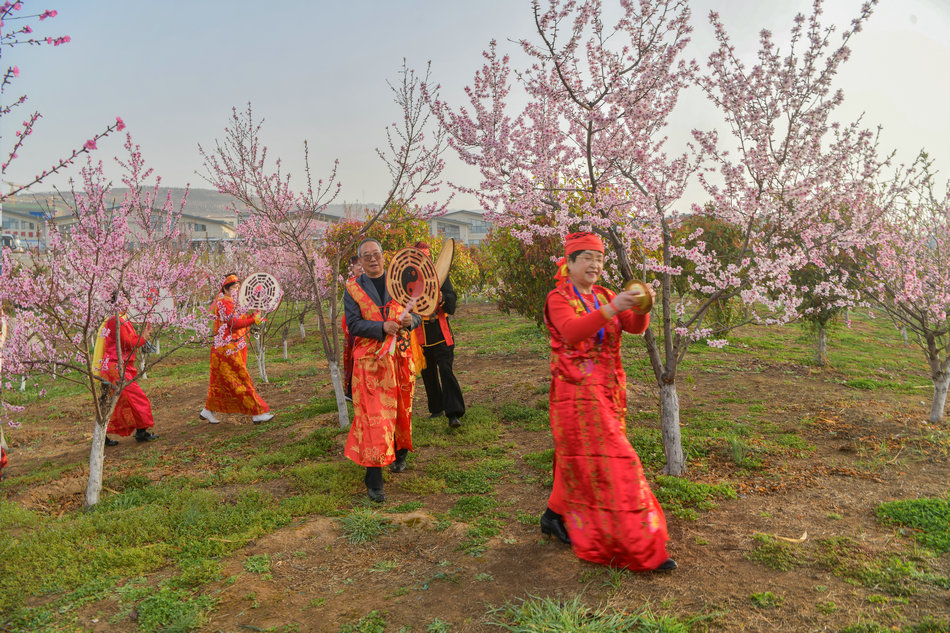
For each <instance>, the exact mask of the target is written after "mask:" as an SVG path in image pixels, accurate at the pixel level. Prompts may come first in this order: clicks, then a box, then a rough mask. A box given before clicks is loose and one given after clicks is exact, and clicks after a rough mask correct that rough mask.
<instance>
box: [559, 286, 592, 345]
mask: <svg viewBox="0 0 950 633" xmlns="http://www.w3.org/2000/svg"><path fill="white" fill-rule="evenodd" d="M545 310H546V311H547V313H548V319H549V320H550V322H551V324H552V325H553V326H554V329H556V330H557V331H558V333H559V334H560V335H561V336H563V337H564V339H565V340H566V341H567V343H568V344H569V345H574V344H575V343H580V342H581V341H583V340H584V339H586V338H590V337H591V336H593V335H594V334H596V333H597V330H599V329H600V328H602V327H604V325H605V324H606V323H607V317H605V316H604V313H603V312H601V311H600V310H594V311H593V312H589V313H587V314H582V315H578V314H577V313H576V312H575V310H574V307H573V306H572V305H571V304H570V303H568V301H567V299H565V298H564V295H562V294H561V293H559V292H552V293H551V294H549V295H548V304H547V307H546V308H545Z"/></svg>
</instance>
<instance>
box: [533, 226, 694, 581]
mask: <svg viewBox="0 0 950 633" xmlns="http://www.w3.org/2000/svg"><path fill="white" fill-rule="evenodd" d="M565 254H566V261H565V262H564V266H565V268H564V269H563V270H565V271H566V275H565V276H564V278H563V279H561V280H560V281H559V283H558V284H557V286H556V287H555V289H554V290H552V291H551V292H550V293H549V294H548V297H547V301H546V303H545V307H544V320H545V325H547V328H548V331H549V332H550V334H551V395H550V412H551V431H552V433H553V435H554V489H553V491H552V492H551V496H550V498H549V500H548V509H547V511H546V512H545V513H544V515H543V516H542V517H541V531H542V532H544V533H546V534H553V535H555V536H557V537H558V538H559V539H560V540H562V541H564V542H565V543H570V544H571V545H572V546H573V548H574V553H575V554H577V556H579V557H580V558H583V559H585V560H589V561H592V562H595V563H602V564H605V565H611V566H614V567H622V568H626V569H630V570H633V571H647V570H654V569H674V568H675V567H676V563H675V562H674V561H673V560H672V559H671V558H669V556H668V555H667V551H666V541H667V540H668V537H667V531H666V518H665V517H664V515H663V509H662V508H661V507H660V504H659V503H658V502H657V500H656V497H654V496H653V493H652V492H651V491H650V486H649V483H648V482H647V480H646V477H645V476H644V474H643V467H642V466H641V464H640V458H639V457H638V456H637V453H636V451H634V450H633V447H632V446H631V445H630V442H629V440H628V439H627V435H626V421H625V419H626V411H627V401H626V376H625V374H624V371H623V363H622V362H621V358H620V343H621V335H622V333H623V332H629V333H631V334H641V333H643V332H644V331H645V330H646V328H647V326H648V325H649V322H650V320H649V313H646V314H637V313H635V312H634V311H633V310H632V308H635V307H637V306H639V305H641V300H642V299H643V297H644V295H645V293H643V292H642V291H638V290H628V291H624V292H621V293H619V294H617V295H615V294H614V293H613V292H612V291H610V290H608V289H607V288H604V287H603V286H598V285H595V282H596V281H598V280H599V279H600V276H601V274H602V273H603V265H604V247H603V243H602V242H601V239H600V238H599V237H598V236H597V235H594V234H592V233H572V234H571V235H568V236H567V240H566V244H565ZM650 304H651V305H652V301H651V302H650Z"/></svg>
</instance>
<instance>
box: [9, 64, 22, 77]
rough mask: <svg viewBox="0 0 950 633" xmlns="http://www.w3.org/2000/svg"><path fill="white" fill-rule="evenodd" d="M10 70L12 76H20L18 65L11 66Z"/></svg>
mask: <svg viewBox="0 0 950 633" xmlns="http://www.w3.org/2000/svg"><path fill="white" fill-rule="evenodd" d="M10 70H12V71H13V76H14V77H19V76H20V67H19V66H14V67H13V68H11V69H10Z"/></svg>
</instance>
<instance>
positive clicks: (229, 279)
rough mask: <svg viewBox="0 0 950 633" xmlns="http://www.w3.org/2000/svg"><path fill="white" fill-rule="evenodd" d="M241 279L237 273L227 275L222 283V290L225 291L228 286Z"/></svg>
mask: <svg viewBox="0 0 950 633" xmlns="http://www.w3.org/2000/svg"><path fill="white" fill-rule="evenodd" d="M240 281H241V280H240V279H238V278H237V275H228V276H227V277H225V278H224V282H223V283H222V284H221V290H222V291H223V290H224V289H225V288H227V287H228V286H230V285H231V284H236V283H238V282H240Z"/></svg>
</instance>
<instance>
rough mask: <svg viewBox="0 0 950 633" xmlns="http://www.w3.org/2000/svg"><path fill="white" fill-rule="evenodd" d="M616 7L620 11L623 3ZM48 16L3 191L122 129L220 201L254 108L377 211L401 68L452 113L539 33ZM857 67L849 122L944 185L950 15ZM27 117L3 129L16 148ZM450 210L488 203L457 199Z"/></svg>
mask: <svg viewBox="0 0 950 633" xmlns="http://www.w3.org/2000/svg"><path fill="white" fill-rule="evenodd" d="M604 5H605V7H608V11H615V10H616V8H615V7H614V3H613V2H611V0H604ZM810 6H811V3H810V1H808V0H695V1H694V2H693V3H692V7H693V23H694V27H695V31H694V33H693V38H692V39H693V41H692V43H691V44H690V46H689V47H688V49H687V54H688V55H689V56H690V57H693V58H695V59H697V60H698V61H699V62H700V63H701V64H703V65H704V64H705V60H706V58H707V56H708V54H709V53H710V52H711V50H712V47H713V39H712V28H711V27H710V26H709V23H708V20H707V18H706V16H707V14H708V12H709V11H710V10H716V11H718V12H719V13H720V15H721V17H722V20H723V22H724V23H725V25H726V28H727V29H728V31H729V33H730V34H731V36H732V38H733V41H734V43H735V44H736V46H737V49H738V52H739V54H740V55H745V56H749V55H751V54H754V52H755V50H756V46H757V40H758V33H759V30H760V29H761V28H768V29H771V30H772V31H773V32H774V33H775V35H776V38H777V39H778V41H783V40H784V39H785V37H786V34H787V31H788V29H789V27H790V25H791V19H792V17H793V15H794V14H795V13H796V12H805V13H806V14H807V13H808V11H809V9H810ZM859 6H860V0H827V2H826V3H825V18H826V22H832V21H833V22H835V23H836V24H838V25H839V30H840V28H841V27H844V26H845V25H847V24H848V23H849V22H850V19H851V18H852V17H853V16H854V15H856V14H857V11H858V8H859ZM47 8H50V9H53V8H55V9H57V10H58V11H59V15H58V16H57V17H56V18H55V19H52V20H47V21H45V22H43V23H41V24H40V26H41V27H42V28H38V29H37V33H38V34H40V35H42V36H46V35H66V34H68V35H69V36H70V37H71V39H72V41H71V42H70V43H69V44H66V45H64V46H60V47H56V48H54V47H51V46H44V47H17V48H14V49H5V50H4V51H3V52H2V55H3V59H2V66H3V67H4V68H6V67H7V66H13V65H16V66H18V67H19V69H20V77H19V78H18V79H17V80H16V81H15V82H14V84H13V85H12V86H11V87H9V88H8V90H7V94H6V95H5V97H4V100H5V102H9V101H10V100H12V99H13V98H14V97H16V96H19V95H20V94H24V93H25V94H27V95H29V102H28V104H27V107H29V108H31V109H36V110H39V111H40V112H41V113H42V115H43V118H42V119H41V121H40V123H39V125H38V126H37V128H36V131H35V133H34V134H33V135H32V136H31V138H30V142H29V143H28V144H27V145H26V147H25V148H24V149H23V150H22V151H21V152H20V154H19V158H18V159H17V160H16V161H15V162H14V164H13V165H11V167H10V168H9V170H8V172H7V173H6V174H4V176H3V179H4V181H11V182H23V181H24V180H26V179H28V178H29V177H30V176H32V175H33V174H35V173H38V172H39V171H42V170H43V169H45V168H46V167H47V166H48V163H49V162H51V159H53V158H55V157H58V156H60V155H62V154H64V153H66V152H67V151H68V150H69V149H70V148H72V147H75V146H80V145H82V143H83V142H85V140H86V139H87V138H89V137H90V136H91V135H92V134H93V133H94V132H96V131H98V130H101V129H102V128H104V127H105V126H106V125H108V124H110V123H111V122H112V121H114V119H115V117H116V116H121V117H122V118H123V119H124V120H125V122H126V124H127V126H128V128H127V131H129V132H131V133H132V136H133V139H134V141H135V142H137V143H138V144H140V145H141V146H142V149H143V154H144V156H145V158H146V160H147V161H148V163H149V164H150V165H151V166H152V167H153V168H154V169H155V172H156V173H157V174H158V175H161V176H162V179H163V184H165V185H167V186H184V185H185V184H186V183H191V184H192V186H195V187H207V186H208V185H207V184H206V183H204V181H202V180H201V179H200V178H199V177H198V176H197V175H196V173H195V172H196V171H198V170H200V169H201V159H200V156H199V154H198V150H197V145H198V143H199V142H200V143H202V144H203V145H205V146H209V145H211V144H212V143H213V141H214V139H215V138H216V137H221V136H222V132H223V130H224V127H225V125H226V124H227V121H228V117H229V115H230V111H231V107H232V106H237V107H239V108H241V107H243V106H244V105H245V104H246V103H247V102H248V101H250V102H252V104H253V106H254V109H255V112H256V114H257V115H259V116H263V117H264V118H265V125H264V142H265V144H267V145H268V146H269V148H270V151H271V153H272V155H275V156H276V155H279V156H281V157H283V158H284V160H285V164H286V165H288V166H289V167H290V168H291V171H292V172H293V173H295V174H296V173H299V172H300V171H301V169H300V165H301V155H302V151H301V150H302V143H303V140H304V139H308V140H309V141H310V148H311V165H312V167H313V169H314V171H315V173H316V174H318V175H319V174H322V173H325V171H326V169H327V168H328V167H329V165H330V164H331V163H332V161H333V159H334V158H339V159H340V169H339V176H340V180H341V182H342V183H343V195H342V197H341V199H339V200H338V201H347V202H354V203H355V202H359V201H366V202H374V201H380V200H381V199H382V198H383V196H384V195H385V193H386V190H387V185H388V180H387V172H386V170H385V166H384V165H383V164H382V162H381V161H380V160H379V158H378V157H377V156H376V154H375V148H376V147H380V146H382V145H383V144H384V143H385V137H384V128H385V126H386V125H387V124H388V123H390V122H392V121H395V120H396V119H397V118H398V116H399V112H397V110H396V106H395V104H393V103H392V101H391V98H390V91H389V88H388V87H387V85H386V81H387V80H394V79H395V78H396V76H397V72H398V71H399V69H400V66H401V62H402V59H403V58H406V60H407V61H408V63H409V65H410V66H412V67H415V68H420V69H421V68H423V67H424V66H425V63H426V61H427V60H431V61H432V75H433V78H434V80H435V81H437V82H439V83H440V84H441V85H442V87H443V97H445V98H447V99H448V100H449V101H450V102H454V103H455V104H460V103H462V101H461V99H462V97H463V93H462V89H463V88H464V86H466V85H468V84H470V83H471V80H472V77H473V75H474V72H475V70H476V69H478V68H479V67H480V66H481V63H482V57H481V52H482V51H483V50H484V49H485V48H486V46H487V45H488V43H489V41H490V40H491V39H492V38H495V39H498V40H499V42H500V47H501V48H502V49H503V50H505V51H509V52H512V53H517V46H516V45H515V44H512V43H510V42H507V41H506V40H510V39H518V38H520V37H525V36H529V37H530V36H531V34H532V26H533V25H532V22H531V9H530V3H529V2H528V1H527V0H469V1H467V2H462V1H458V0H439V1H436V0H399V1H398V2H397V1H382V0H379V1H374V2H370V1H368V0H352V1H351V2H340V1H334V2H330V1H327V0H310V1H302V0H272V1H271V2H269V3H262V2H250V1H248V0H227V1H225V0H193V1H192V2H188V3H175V2H165V1H158V0H150V1H145V0H137V1H134V2H130V1H129V0H61V1H60V2H57V1H56V0H49V3H48V5H46V4H43V5H40V4H37V3H36V1H35V0H25V1H24V12H27V11H29V12H31V13H33V12H40V11H42V10H43V9H47ZM608 23H609V20H608ZM34 28H36V27H35V26H34ZM852 51H853V53H852V57H851V59H850V60H849V61H848V62H847V63H846V64H845V66H844V68H843V70H842V72H841V73H840V74H839V76H838V81H837V83H838V85H839V86H840V87H841V88H842V89H843V90H844V91H845V104H844V106H843V107H842V108H841V109H840V111H839V116H840V118H841V120H843V121H849V120H851V119H853V118H855V117H856V116H857V115H858V114H860V113H861V112H864V113H865V119H864V120H865V123H866V125H868V126H875V125H877V124H881V125H883V127H884V133H883V147H884V148H886V149H896V150H897V151H898V157H899V159H901V160H904V161H910V160H912V159H913V157H914V156H915V155H916V153H917V151H918V150H919V149H920V148H921V147H926V149H927V150H928V151H929V152H930V153H931V155H932V156H934V157H935V158H936V159H937V166H938V168H939V169H940V175H941V176H942V178H943V179H946V178H948V177H950V0H882V1H881V3H880V5H879V6H878V7H877V8H876V10H875V12H874V15H873V16H872V17H871V19H870V22H869V23H868V24H867V26H866V28H865V29H864V31H863V32H861V33H859V34H858V35H857V37H856V38H855V39H853V40H852ZM26 113H27V112H26V110H24V109H21V111H19V112H16V113H15V114H11V115H10V116H8V117H7V118H6V119H5V120H4V121H3V122H2V124H3V132H4V138H3V146H4V147H3V148H4V149H7V148H8V147H9V145H10V143H11V142H12V139H13V136H12V131H13V130H15V129H16V128H17V126H19V123H20V121H21V120H22V119H23V118H24V117H25V115H26ZM717 126H718V127H719V129H720V131H722V132H724V131H725V130H724V129H723V127H722V125H721V123H720V122H719V121H718V120H717V119H716V117H715V115H714V113H713V111H711V109H710V107H709V106H708V105H706V104H704V103H703V102H702V98H701V96H700V95H698V94H696V95H695V96H693V97H684V98H683V99H681V101H680V105H679V107H678V110H677V111H676V112H675V113H674V116H673V118H672V119H671V126H670V131H669V134H670V137H671V139H672V140H673V147H672V148H671V149H674V150H675V149H676V143H677V142H682V141H684V140H685V139H687V138H688V135H689V131H690V129H691V128H693V127H697V128H701V129H710V128H715V127H717ZM123 140H124V136H123V135H113V136H112V137H111V138H110V139H107V140H105V141H103V142H100V144H99V150H98V151H97V152H95V154H94V155H95V156H96V158H98V159H102V160H104V161H106V163H107V165H110V169H112V173H113V174H117V171H116V170H115V169H113V168H112V167H111V164H112V162H113V161H112V156H115V155H116V154H119V153H121V146H122V142H123ZM4 156H6V152H4ZM75 173H76V172H75V170H74V171H73V174H75ZM445 177H446V178H447V179H450V180H454V181H457V182H461V183H464V184H467V185H474V184H476V183H477V180H478V179H477V174H475V173H474V172H473V171H472V170H470V169H469V168H467V167H465V166H463V165H461V164H460V163H459V161H457V159H455V158H454V156H449V166H448V168H447V171H446V173H445ZM55 182H56V184H58V185H62V184H63V181H62V179H60V180H59V181H55ZM4 188H5V189H6V185H4ZM43 189H47V187H43V186H41V187H40V190H43ZM697 195H699V193H698V192H697ZM688 202H692V200H689V201H684V205H683V208H684V209H686V208H688ZM451 206H452V208H474V207H475V206H476V203H475V201H474V200H473V199H471V198H464V197H463V198H459V197H456V199H455V201H454V202H453V203H452V205H451Z"/></svg>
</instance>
